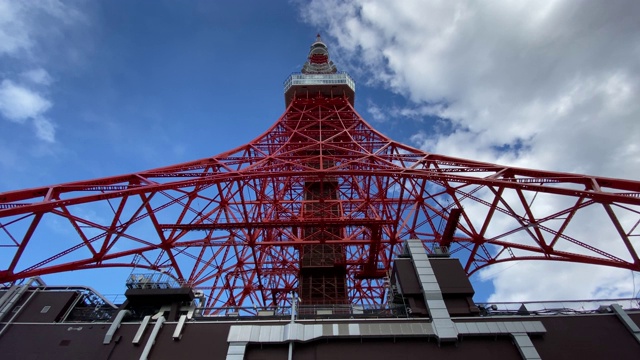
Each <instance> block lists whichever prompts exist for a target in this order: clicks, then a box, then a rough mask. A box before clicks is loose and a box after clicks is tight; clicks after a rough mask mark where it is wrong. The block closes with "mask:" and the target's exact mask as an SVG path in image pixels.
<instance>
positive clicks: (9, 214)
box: [0, 96, 640, 307]
mask: <svg viewBox="0 0 640 360" xmlns="http://www.w3.org/2000/svg"><path fill="white" fill-rule="evenodd" d="M309 183H315V184H324V183H332V184H333V183H335V184H337V185H336V187H335V188H333V190H332V191H334V192H335V193H336V196H332V197H331V198H322V199H309V198H306V197H305V193H309V191H308V189H306V190H305V186H308V185H305V184H309ZM314 191H315V190H314ZM305 206H313V207H314V209H315V210H314V211H313V212H312V214H313V216H309V215H308V214H309V213H306V214H305V212H304V211H303V209H304V207H305ZM323 209H326V215H323ZM335 209H339V211H338V214H339V216H338V215H336V210H335ZM639 210H640V182H638V181H630V180H619V179H610V178H603V177H596V176H586V175H576V174H568V173H557V172H549V171H541V170H530V169H519V168H512V167H505V166H501V165H495V164H489V163H483V162H477V161H472V160H465V159H458V158H452V157H448V156H443V155H437V154H429V153H425V152H424V151H421V150H417V149H414V148H412V147H409V146H407V145H403V144H400V143H398V142H395V141H392V140H390V139H388V138H387V137H385V136H384V135H382V134H380V133H379V132H377V131H376V130H374V129H373V128H372V127H371V126H370V125H369V124H367V123H366V122H365V121H364V120H363V119H362V117H361V116H360V115H359V114H358V113H357V112H356V111H355V110H354V109H353V107H352V105H351V104H350V103H349V102H348V101H347V100H346V99H344V98H324V97H322V96H318V97H315V98H296V99H294V100H293V101H292V102H291V104H290V105H289V106H288V108H287V109H286V111H285V113H284V114H283V115H282V116H281V118H280V119H279V120H278V121H277V122H276V123H275V124H274V125H273V126H272V127H271V128H270V129H268V130H267V131H266V132H265V133H264V134H262V135H260V136H259V137H258V138H256V139H255V140H253V141H251V142H250V143H248V144H246V145H243V146H241V147H238V148H236V149H233V150H231V151H228V152H225V153H223V154H220V155H217V156H213V157H210V158H205V159H200V160H196V161H192V162H187V163H183V164H178V165H173V166H168V167H163V168H158V169H153V170H149V171H144V172H139V173H134V174H128V175H121V176H114V177H108V178H102V179H95V180H88V181H79V182H73V183H66V184H60V185H54V186H46V187H40V188H34V189H27V190H19V191H12V192H6V193H2V194H0V282H13V281H16V280H19V279H23V278H28V277H31V276H36V275H44V274H51V273H57V272H63V271H71V270H81V269H91V268H104V267H136V268H142V269H149V270H155V271H164V272H167V273H170V274H172V276H174V277H175V278H176V279H178V280H179V281H181V282H184V283H187V284H189V285H191V286H193V287H194V288H196V289H202V290H205V291H206V294H207V304H206V305H207V306H209V307H223V306H246V305H250V304H255V305H260V306H270V305H280V306H284V305H286V303H287V302H288V301H289V300H288V295H287V294H288V293H289V292H290V291H292V290H294V289H296V287H297V281H298V275H299V271H300V264H299V259H298V255H299V250H300V247H301V246H302V244H303V242H304V244H305V245H308V244H322V243H325V242H326V243H331V244H334V245H338V244H341V245H344V249H345V255H346V259H345V267H346V271H347V276H346V281H347V288H348V296H349V299H350V301H351V302H352V303H358V304H363V305H375V304H381V303H384V302H385V296H386V289H385V286H384V275H385V274H387V273H388V271H389V269H390V267H391V264H392V259H393V258H394V256H395V255H397V254H398V253H399V252H401V246H402V242H403V241H404V240H406V239H414V238H415V239H420V240H422V242H423V244H424V246H425V249H426V250H427V251H433V250H434V246H446V247H448V248H449V251H450V252H451V253H452V254H454V255H455V256H457V257H459V258H460V259H461V261H462V263H463V265H464V268H465V270H466V271H467V273H468V274H473V273H474V272H476V271H477V270H479V269H482V268H484V267H486V266H488V265H490V264H495V263H500V262H505V261H512V260H557V261H568V262H578V263H588V264H598V265H607V266H613V267H618V268H624V269H631V270H635V271H640V260H639V259H638V254H637V252H638V240H637V239H638V235H639V234H640V229H639V227H638V224H639V223H640V216H639V215H640V212H639ZM454 213H457V215H456V221H455V222H451V221H449V218H450V215H451V214H454ZM458 217H459V219H458ZM448 222H449V223H451V224H450V225H449V227H450V229H449V230H448V231H449V232H450V233H449V234H448V235H446V236H443V233H444V230H445V226H446V225H447V223H448ZM329 228H331V229H335V228H339V229H341V237H340V238H339V239H336V240H330V241H329V240H322V239H326V238H327V237H323V236H318V237H314V236H310V235H309V234H312V233H313V232H318V233H322V232H323V231H327V229H329ZM303 232H304V233H305V234H307V235H306V236H305V237H304V238H303V235H302V234H303ZM334 235H335V234H334ZM310 239H320V240H310ZM123 281H124V279H123Z"/></svg>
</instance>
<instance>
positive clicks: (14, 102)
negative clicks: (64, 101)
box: [0, 80, 51, 123]
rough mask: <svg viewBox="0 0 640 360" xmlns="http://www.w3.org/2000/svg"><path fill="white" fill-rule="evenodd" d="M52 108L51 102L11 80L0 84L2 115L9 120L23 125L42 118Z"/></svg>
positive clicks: (0, 110) (0, 111) (0, 108)
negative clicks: (30, 120)
mask: <svg viewBox="0 0 640 360" xmlns="http://www.w3.org/2000/svg"><path fill="white" fill-rule="evenodd" d="M50 107H51V102H49V101H48V100H47V99H45V98H43V97H42V96H40V95H39V94H38V93H37V92H35V91H32V90H30V89H28V88H26V87H24V86H21V85H18V84H15V83H14V82H13V81H11V80H3V81H2V83H0V113H2V115H3V116H4V117H5V118H7V119H8V120H11V121H15V122H18V123H23V122H25V121H26V120H27V119H35V118H38V117H40V116H41V115H42V114H43V113H44V112H45V111H47V110H48V109H49V108H50Z"/></svg>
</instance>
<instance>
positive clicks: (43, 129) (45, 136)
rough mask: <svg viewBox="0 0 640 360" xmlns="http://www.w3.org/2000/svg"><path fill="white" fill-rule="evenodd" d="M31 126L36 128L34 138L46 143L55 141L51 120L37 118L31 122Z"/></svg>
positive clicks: (54, 131) (53, 126)
mask: <svg viewBox="0 0 640 360" xmlns="http://www.w3.org/2000/svg"><path fill="white" fill-rule="evenodd" d="M33 125H34V126H35V128H36V136H37V137H38V138H40V139H41V140H44V141H47V142H54V141H55V137H56V136H55V135H56V129H55V125H54V124H53V122H51V120H49V119H47V118H43V117H38V118H35V119H34V120H33Z"/></svg>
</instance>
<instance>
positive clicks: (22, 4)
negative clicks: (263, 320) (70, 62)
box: [0, 0, 84, 142]
mask: <svg viewBox="0 0 640 360" xmlns="http://www.w3.org/2000/svg"><path fill="white" fill-rule="evenodd" d="M82 21H84V16H83V15H82V13H81V12H80V11H78V10H77V9H75V8H74V7H73V6H71V5H69V3H68V2H67V3H63V2H62V1H59V0H48V1H31V0H27V1H10V0H0V60H2V61H3V62H5V63H7V64H11V63H13V64H14V65H15V66H10V67H9V66H7V67H6V68H26V69H25V71H23V72H18V73H8V72H5V73H3V74H2V77H3V78H4V79H2V82H1V83H0V115H2V117H4V118H6V119H7V120H10V121H13V122H16V123H25V122H27V121H28V120H31V121H32V124H33V128H34V129H35V135H36V136H37V137H38V138H39V139H41V140H44V141H46V142H53V141H54V140H55V126H54V122H53V121H52V120H50V119H49V118H45V117H43V115H44V113H45V112H46V111H47V110H48V109H49V108H51V107H52V106H53V101H52V100H51V99H50V98H47V96H45V95H44V94H45V93H46V92H47V90H48V87H49V86H51V84H52V81H53V79H52V77H51V75H50V74H49V72H48V71H47V70H45V69H44V67H43V64H46V63H47V61H48V60H47V57H46V56H43V52H44V51H45V50H43V49H44V48H46V47H47V46H50V45H51V44H52V43H53V42H54V41H52V40H53V39H57V38H60V37H61V36H63V35H62V32H61V29H62V27H64V26H69V25H72V24H75V23H78V22H82ZM45 44H46V45H45Z"/></svg>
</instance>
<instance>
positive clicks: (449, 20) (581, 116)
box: [0, 0, 640, 299]
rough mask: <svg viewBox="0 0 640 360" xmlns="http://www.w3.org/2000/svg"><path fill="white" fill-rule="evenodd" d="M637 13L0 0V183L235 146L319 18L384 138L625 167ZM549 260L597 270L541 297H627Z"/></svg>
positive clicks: (466, 152)
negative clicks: (573, 284)
mask: <svg viewBox="0 0 640 360" xmlns="http://www.w3.org/2000/svg"><path fill="white" fill-rule="evenodd" d="M639 16H640V10H639V6H638V3H637V2H633V1H613V2H592V3H589V4H588V5H584V6H580V5H579V4H575V3H574V2H571V1H556V2H548V3H538V4H514V3H512V2H501V1H497V2H493V3H491V4H488V5H487V4H485V5H479V4H475V2H465V1H460V2H446V3H442V2H429V1H427V2H424V1H406V2H403V5H402V6H400V5H397V4H395V3H394V2H385V1H329V0H327V1H309V2H302V1H295V2H285V1H236V2H213V1H191V2H179V1H153V2H151V1H104V2H87V1H54V0H51V1H48V2H41V1H25V2H12V1H6V0H0V173H1V174H2V176H0V192H2V191H8V190H14V189H22V188H28V187H34V186H40V185H45V184H57V183H63V182H68V181H76V180H81V179H91V178H97V177H103V176H109V175H115V174H121V173H129V172H135V171H139V170H144V169H150V168H154V167H160V166H165V165H169V164H174V163H180V162H183V161H187V160H192V159H197V158H202V157H207V156H211V155H215V154H218V153H220V152H222V151H224V150H228V149H230V148H232V147H235V146H237V145H240V144H243V143H246V142H247V141H249V140H251V139H252V138H254V137H255V136H257V135H258V134H260V133H261V132H262V131H264V130H265V129H266V128H267V127H268V126H269V125H271V124H272V123H273V122H274V121H275V120H276V119H277V118H278V117H279V116H280V115H281V113H282V112H283V110H284V100H283V96H282V83H283V81H284V79H285V78H286V77H287V76H288V75H289V74H290V73H291V72H296V71H299V70H300V68H301V67H302V64H303V62H304V60H305V57H306V54H307V51H308V46H309V45H310V43H311V42H312V41H313V40H314V39H315V34H316V33H317V32H320V33H321V34H322V35H323V37H324V39H325V41H326V43H327V44H328V45H329V48H330V51H331V54H332V57H333V60H334V62H335V63H336V64H337V65H338V68H339V69H340V70H346V71H349V72H350V73H351V75H352V76H353V77H354V78H355V80H356V82H357V92H356V109H357V110H358V111H359V112H360V113H361V114H362V115H363V116H364V117H365V118H366V119H367V120H368V121H369V122H370V123H371V124H373V126H374V127H375V128H376V129H378V130H379V131H381V132H382V133H384V134H386V135H388V136H389V137H391V138H393V139H395V140H398V141H401V142H405V143H409V144H411V145H413V146H416V147H421V148H423V149H425V150H427V151H432V152H438V153H445V154H448V155H454V156H460V157H468V158H473V159H478V160H483V161H490V162H499V163H503V164H509V165H514V166H521V167H531V168H543V169H549V170H558V171H569V172H579V173H590V174H597V175H605V176H612V177H623V178H632V179H638V178H640V163H639V160H638V159H640V148H639V147H638V146H637V145H636V142H637V140H636V139H637V138H638V136H639V135H640V125H639V123H638V121H637V118H638V116H640V105H638V102H637V98H638V92H639V91H640V69H639V66H638V63H637V58H638V56H639V55H640V28H639V26H638V24H637V21H636V20H637V18H638V17H639ZM531 266H533V265H531ZM563 266H565V264H563ZM488 271H489V272H487V273H485V276H484V277H481V276H476V278H475V281H477V282H478V283H480V278H482V279H484V280H485V281H484V282H483V283H482V286H480V287H479V288H481V289H482V290H481V292H482V294H480V298H481V299H482V298H483V297H487V296H489V294H491V293H494V292H496V293H497V294H498V295H504V294H507V293H508V291H509V290H505V289H506V286H507V284H509V283H510V282H511V281H510V279H513V278H518V279H520V281H521V282H522V283H525V284H526V283H527V282H528V281H530V280H531V278H532V275H531V273H538V274H541V273H548V274H553V273H555V272H557V271H558V268H555V267H554V266H553V265H546V264H545V265H544V266H543V267H536V268H530V265H529V264H518V263H515V264H514V265H507V266H505V267H503V268H495V269H494V270H488ZM562 271H563V272H566V273H575V274H582V275H580V276H582V278H584V277H592V278H593V276H592V274H594V273H598V274H600V275H599V276H600V277H598V279H597V281H595V282H593V283H590V284H588V285H584V286H582V287H579V286H578V287H575V288H573V287H571V288H570V289H567V290H566V291H565V292H563V291H561V290H557V294H551V295H550V296H549V297H566V296H568V295H570V294H575V296H574V297H589V296H594V295H598V294H600V295H601V296H605V295H616V294H617V295H621V294H623V295H624V294H630V292H631V290H630V289H631V287H630V286H631V285H633V282H632V281H633V280H630V273H629V272H628V271H627V272H615V271H613V270H611V271H610V270H608V269H607V270H606V271H602V270H598V271H596V270H593V269H591V270H589V271H585V270H584V268H574V267H571V266H569V267H566V266H565V267H562ZM58 279H61V280H58ZM66 279H68V277H61V278H55V279H52V280H50V281H54V282H58V281H66ZM75 280H76V278H74V281H75ZM78 281H79V280H78ZM630 281H631V282H630ZM577 283H580V281H577ZM611 284H614V285H615V286H613V288H612V289H610V290H607V291H605V292H604V293H602V291H603V290H602V289H609V287H611V286H612V285H611ZM101 286H104V285H99V286H98V288H100V289H101V290H103V289H102V288H101ZM540 286H541V288H547V289H551V288H559V287H562V286H558V285H557V284H555V283H553V282H551V283H543V284H542V285H540ZM517 290H518V292H519V294H520V295H521V298H528V297H531V296H533V295H535V293H536V291H538V292H539V290H538V289H529V288H527V286H525V285H523V286H521V287H519V288H518V289H517ZM103 291H105V292H113V289H112V288H109V287H105V288H104V290H103Z"/></svg>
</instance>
